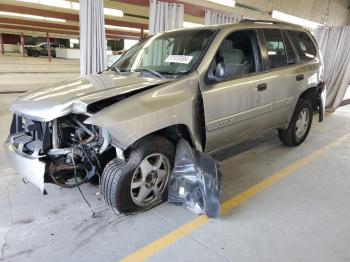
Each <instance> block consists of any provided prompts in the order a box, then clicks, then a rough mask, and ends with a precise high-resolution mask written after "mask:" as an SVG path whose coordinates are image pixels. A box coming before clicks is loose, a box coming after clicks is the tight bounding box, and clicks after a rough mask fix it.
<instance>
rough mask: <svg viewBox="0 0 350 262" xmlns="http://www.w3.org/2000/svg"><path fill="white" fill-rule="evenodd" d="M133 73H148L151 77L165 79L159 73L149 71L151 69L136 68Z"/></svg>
mask: <svg viewBox="0 0 350 262" xmlns="http://www.w3.org/2000/svg"><path fill="white" fill-rule="evenodd" d="M134 71H135V72H148V73H151V74H152V75H154V76H156V77H159V78H161V79H167V78H166V77H165V76H163V75H162V74H161V73H159V72H157V71H154V70H151V69H148V68H138V69H135V70H134Z"/></svg>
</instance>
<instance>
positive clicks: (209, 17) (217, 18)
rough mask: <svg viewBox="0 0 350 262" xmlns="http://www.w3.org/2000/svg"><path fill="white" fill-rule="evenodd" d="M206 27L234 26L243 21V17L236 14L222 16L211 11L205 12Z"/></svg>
mask: <svg viewBox="0 0 350 262" xmlns="http://www.w3.org/2000/svg"><path fill="white" fill-rule="evenodd" d="M204 20H205V24H206V25H221V24H234V23H238V22H239V21H241V20H242V16H240V15H235V14H220V13H216V12H213V11H210V10H206V11H205V18H204Z"/></svg>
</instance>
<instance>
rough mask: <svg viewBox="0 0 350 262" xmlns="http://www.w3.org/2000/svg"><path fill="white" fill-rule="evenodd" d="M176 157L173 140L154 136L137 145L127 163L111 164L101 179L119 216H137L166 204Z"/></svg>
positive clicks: (105, 195) (109, 202) (104, 192)
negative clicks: (158, 205)
mask: <svg viewBox="0 0 350 262" xmlns="http://www.w3.org/2000/svg"><path fill="white" fill-rule="evenodd" d="M174 156H175V147H174V145H173V144H172V143H171V142H170V141H169V140H167V139H166V138H163V137H158V136H150V137H148V138H145V139H143V140H141V141H140V142H138V143H136V144H135V146H134V148H133V150H132V151H131V153H130V157H129V159H128V161H127V162H124V161H121V160H118V159H113V160H111V161H110V162H109V163H108V164H107V165H106V167H105V169H104V171H103V175H102V179H101V189H102V194H103V196H104V198H105V200H106V202H107V204H108V205H109V206H110V207H112V208H114V209H117V210H118V211H119V212H135V211H141V210H145V209H148V208H150V207H153V206H154V205H156V204H158V203H160V202H162V201H163V200H165V199H166V196H167V185H168V178H169V175H170V172H171V169H172V166H173V161H174Z"/></svg>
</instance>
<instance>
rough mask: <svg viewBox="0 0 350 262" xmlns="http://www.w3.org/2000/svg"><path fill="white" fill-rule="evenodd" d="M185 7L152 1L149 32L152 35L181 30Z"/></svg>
mask: <svg viewBox="0 0 350 262" xmlns="http://www.w3.org/2000/svg"><path fill="white" fill-rule="evenodd" d="M183 21H184V5H183V4H176V3H167V2H160V1H156V0H150V8H149V32H150V33H151V34H154V33H159V32H163V31H168V30H172V29H176V28H181V27H182V24H183Z"/></svg>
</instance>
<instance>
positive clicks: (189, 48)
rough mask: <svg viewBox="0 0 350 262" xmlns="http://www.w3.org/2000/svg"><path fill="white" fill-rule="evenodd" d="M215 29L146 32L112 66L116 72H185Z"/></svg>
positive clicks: (199, 54)
mask: <svg viewBox="0 0 350 262" xmlns="http://www.w3.org/2000/svg"><path fill="white" fill-rule="evenodd" d="M215 32H216V31H215V30H207V29H196V30H194V29H193V30H184V31H174V32H167V33H163V34H158V35H153V36H149V37H147V38H146V39H144V40H142V41H141V42H139V43H138V44H136V45H134V46H133V47H132V48H131V49H129V50H128V51H127V52H126V53H125V54H124V55H123V56H122V57H121V58H120V59H118V61H117V62H116V63H115V64H114V65H113V67H114V68H115V69H116V70H118V71H119V72H126V71H147V72H153V73H154V72H158V73H160V74H165V75H166V74H169V75H179V74H188V73H190V72H192V71H193V70H194V69H195V68H194V67H195V66H196V65H197V64H198V62H199V60H200V59H201V57H202V54H204V52H205V50H206V49H207V47H208V45H209V44H210V42H211V39H212V38H213V36H214V34H215ZM153 75H154V74H153Z"/></svg>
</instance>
